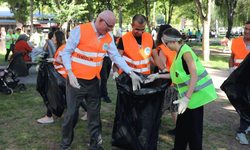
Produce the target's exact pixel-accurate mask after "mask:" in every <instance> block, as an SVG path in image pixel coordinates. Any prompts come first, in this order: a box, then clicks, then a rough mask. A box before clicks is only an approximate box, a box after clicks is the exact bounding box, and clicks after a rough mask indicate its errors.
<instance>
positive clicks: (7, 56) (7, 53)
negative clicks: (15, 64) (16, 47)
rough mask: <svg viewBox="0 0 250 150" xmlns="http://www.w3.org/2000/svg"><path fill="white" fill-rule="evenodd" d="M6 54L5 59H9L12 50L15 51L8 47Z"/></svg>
mask: <svg viewBox="0 0 250 150" xmlns="http://www.w3.org/2000/svg"><path fill="white" fill-rule="evenodd" d="M6 51H7V52H6V54H5V59H4V60H5V61H8V58H9V54H10V51H11V52H12V53H14V52H13V51H12V50H10V49H6Z"/></svg>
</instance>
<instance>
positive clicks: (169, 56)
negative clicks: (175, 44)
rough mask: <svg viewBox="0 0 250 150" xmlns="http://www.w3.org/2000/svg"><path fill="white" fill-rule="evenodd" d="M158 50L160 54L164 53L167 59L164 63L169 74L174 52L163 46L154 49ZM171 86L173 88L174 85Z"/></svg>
mask: <svg viewBox="0 0 250 150" xmlns="http://www.w3.org/2000/svg"><path fill="white" fill-rule="evenodd" d="M159 48H161V50H162V52H163V53H164V55H165V57H166V58H167V60H166V62H165V63H166V68H167V69H168V71H169V72H170V67H171V65H172V62H173V61H174V57H175V54H176V51H171V50H170V49H169V48H168V47H166V46H165V45H164V44H161V45H159V46H158V47H157V48H156V49H157V50H158V49H159ZM171 86H174V84H173V83H172V84H171Z"/></svg>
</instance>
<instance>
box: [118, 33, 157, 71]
mask: <svg viewBox="0 0 250 150" xmlns="http://www.w3.org/2000/svg"><path fill="white" fill-rule="evenodd" d="M141 38H142V39H141V47H140V46H139V45H138V43H137V41H136V39H135V37H134V36H133V34H132V32H127V33H126V34H125V35H123V36H122V41H123V47H124V53H123V58H124V60H125V61H126V63H127V64H128V66H129V67H131V68H133V70H134V71H135V72H140V73H142V74H150V57H151V54H152V47H153V38H152V36H151V34H149V33H146V32H144V33H143V34H142V37H141ZM121 72H122V71H121V70H120V71H119V73H121Z"/></svg>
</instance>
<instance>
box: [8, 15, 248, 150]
mask: <svg viewBox="0 0 250 150" xmlns="http://www.w3.org/2000/svg"><path fill="white" fill-rule="evenodd" d="M115 23H116V17H115V15H114V14H113V12H111V11H109V10H106V11H103V12H101V13H100V14H99V15H98V16H97V18H96V19H95V21H93V22H89V23H86V24H81V25H78V26H75V27H74V28H73V29H72V30H71V32H70V35H69V38H68V40H67V42H66V39H65V35H64V33H63V32H62V31H56V32H54V33H50V34H49V40H47V42H46V44H45V46H44V51H47V52H48V54H49V58H48V59H47V61H48V62H51V63H53V64H54V67H55V69H56V70H57V71H58V72H59V73H60V74H61V75H62V76H63V77H64V78H65V80H66V101H67V111H66V113H65V115H64V121H63V123H62V141H61V143H60V149H70V145H71V143H72V142H73V138H74V127H75V126H76V124H77V122H78V117H79V107H80V106H81V107H83V109H84V110H85V112H86V114H85V116H84V118H82V119H83V120H87V123H88V127H87V128H88V131H89V137H90V145H89V148H88V149H89V150H102V149H103V148H102V146H101V144H102V137H101V133H102V123H101V113H100V109H101V98H103V100H104V101H106V102H112V101H111V100H110V99H109V97H108V93H107V79H108V77H109V73H110V70H111V64H112V62H113V64H114V65H113V78H117V77H118V76H119V74H120V73H121V72H125V73H127V74H128V75H129V77H130V78H131V81H132V88H133V90H134V91H135V90H139V89H140V87H141V84H147V83H150V82H153V81H154V80H157V79H159V78H164V79H171V80H172V85H171V86H170V87H169V88H168V89H166V92H165V98H164V107H163V110H162V113H164V111H165V110H170V112H171V115H172V118H173V121H174V123H175V128H174V129H173V130H170V131H169V133H170V134H173V135H175V142H174V148H173V149H174V150H185V149H186V148H187V145H188V144H189V148H190V150H193V149H202V135H203V133H202V132H203V115H204V107H203V106H204V105H205V104H207V103H209V102H211V101H213V100H215V99H216V98H217V95H216V91H215V88H214V85H213V82H212V79H211V77H210V76H209V74H208V73H207V71H206V70H205V68H204V67H203V65H202V64H201V62H200V61H199V59H198V58H197V56H196V54H195V53H194V52H193V51H192V49H191V48H190V47H189V46H188V45H187V44H184V40H185V39H186V36H185V35H182V34H181V33H180V32H179V31H178V30H176V29H175V28H172V27H171V26H170V25H162V26H160V29H159V32H158V34H157V37H156V44H155V43H154V40H153V37H152V35H151V34H149V33H146V32H145V26H146V18H145V16H143V15H141V14H137V15H135V16H134V17H133V19H132V23H131V26H132V31H130V32H127V33H126V34H124V35H123V36H121V38H120V39H119V40H118V44H117V46H116V44H115V42H114V37H113V34H112V33H111V31H112V29H113V27H114V26H115ZM8 34H9V35H12V33H11V32H9V33H8ZM8 37H9V36H8ZM9 39H11V40H14V37H11V36H10V37H9ZM11 40H9V41H8V42H10V41H11ZM27 40H28V38H27V37H26V36H24V35H20V36H19V37H18V38H17V40H16V46H17V47H18V44H22V45H23V44H24V43H22V41H27ZM52 44H53V45H55V46H53V45H52ZM27 47H28V45H27ZM239 47H240V49H241V50H242V51H244V52H240V51H239V50H238V49H239ZM6 48H7V47H6ZM249 48H250V21H248V22H246V25H245V29H244V37H240V38H237V39H234V40H233V41H232V54H231V57H230V60H229V67H230V71H231V72H232V71H233V70H234V69H235V68H236V67H237V66H238V65H239V64H240V62H241V61H242V60H243V59H244V58H245V56H246V55H247V54H248V53H249ZM28 50H30V48H28ZM245 50H246V51H245ZM151 62H152V64H154V65H155V66H156V67H157V68H158V70H157V71H155V72H154V73H153V74H151V70H150V68H151V66H150V65H151ZM135 72H138V73H142V74H146V75H148V77H147V79H146V80H145V81H144V82H142V79H141V78H140V77H139V76H138V75H137V74H136V73H135ZM159 72H160V73H159ZM99 80H101V86H100V85H99ZM85 102H86V103H85ZM52 113H53V112H52V111H51V110H49V109H47V114H46V116H45V117H44V118H41V119H38V120H37V121H38V122H40V123H52V122H53V121H54V120H53V116H52ZM249 125H250V124H249V123H248V122H246V121H245V120H244V119H242V118H241V120H240V127H239V128H238V130H237V139H239V140H240V143H241V144H248V141H247V140H246V137H245V133H246V131H248V127H249Z"/></svg>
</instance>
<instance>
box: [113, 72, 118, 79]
mask: <svg viewBox="0 0 250 150" xmlns="http://www.w3.org/2000/svg"><path fill="white" fill-rule="evenodd" d="M118 76H119V74H118V72H113V79H114V80H115V78H117V77H118Z"/></svg>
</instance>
